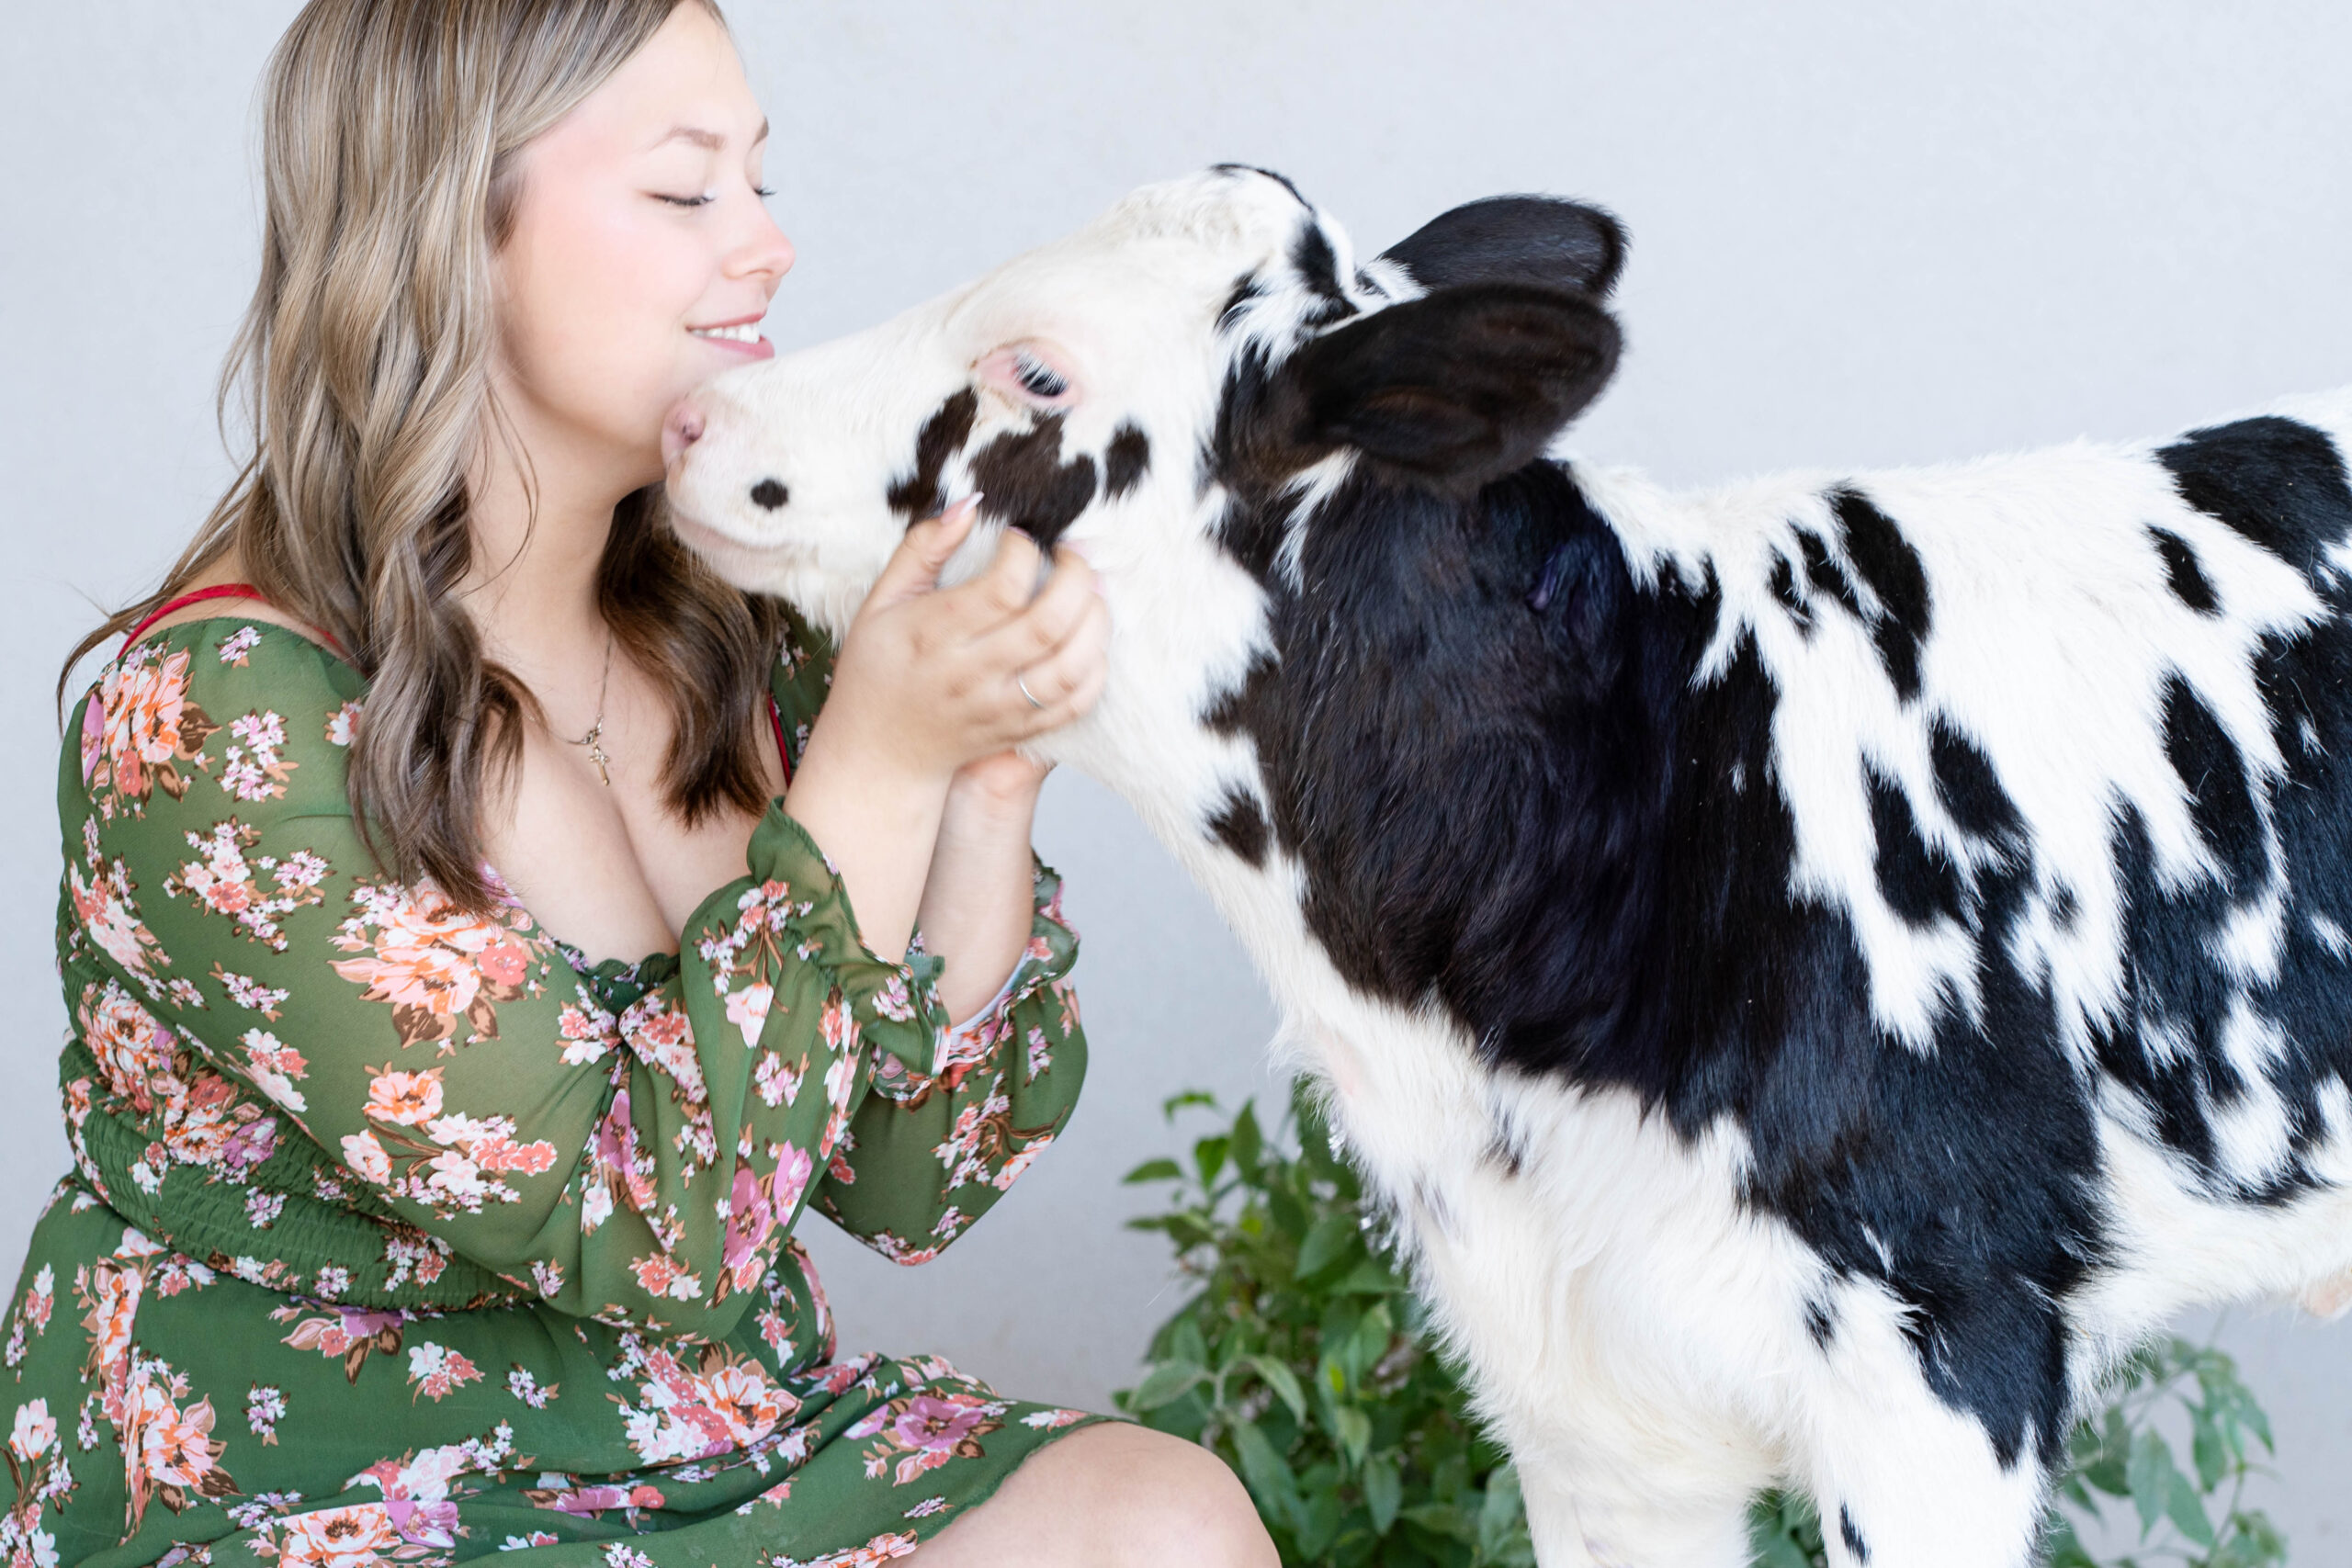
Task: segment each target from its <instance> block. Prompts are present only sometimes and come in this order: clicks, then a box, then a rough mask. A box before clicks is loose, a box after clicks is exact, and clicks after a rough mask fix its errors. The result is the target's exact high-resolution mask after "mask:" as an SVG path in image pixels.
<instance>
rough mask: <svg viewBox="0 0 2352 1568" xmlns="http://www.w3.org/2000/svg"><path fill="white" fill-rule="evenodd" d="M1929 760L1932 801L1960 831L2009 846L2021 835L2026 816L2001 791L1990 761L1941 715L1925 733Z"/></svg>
mask: <svg viewBox="0 0 2352 1568" xmlns="http://www.w3.org/2000/svg"><path fill="white" fill-rule="evenodd" d="M1928 763H1929V765H1930V766H1932V767H1933V768H1934V770H1935V774H1936V799H1937V801H1938V802H1939V804H1941V805H1942V807H1943V808H1944V814H1945V815H1946V816H1948V817H1950V818H1951V819H1952V822H1953V824H1954V825H1955V826H1957V827H1958V828H1959V829H1961V831H1962V832H1964V833H1968V834H1971V835H1973V836H1974V837H1976V838H1979V839H1984V840H1988V841H1991V842H1993V843H1996V844H2007V843H2010V842H2012V841H2014V840H2016V839H2017V837H2018V834H2020V833H2021V832H2023V831H2024V828H2025V822H2024V818H2020V817H2019V816H2018V808H2017V803H2016V802H2015V801H2013V800H2011V799H2010V798H2009V792H2008V791H2007V790H2005V789H2003V788H2002V787H2001V778H2000V775H1999V774H1998V773H1995V772H1994V771H1993V761H1992V759H1991V758H1989V757H1987V756H1985V753H1984V752H1982V751H1980V750H1977V749H1976V744H1975V742H1974V741H1972V740H1971V739H1968V737H1967V736H1965V735H1963V734H1962V733H1961V732H1960V730H1959V729H1958V728H1956V727H1955V726H1954V725H1953V724H1952V722H1951V720H1950V719H1948V718H1945V717H1943V716H1941V715H1939V716H1937V718H1936V721H1935V724H1934V727H1933V728H1930V729H1929V731H1928Z"/></svg>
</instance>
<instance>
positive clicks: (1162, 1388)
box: [1127, 1361, 1209, 1410]
mask: <svg viewBox="0 0 2352 1568" xmlns="http://www.w3.org/2000/svg"><path fill="white" fill-rule="evenodd" d="M1208 1375H1209V1374H1208V1369H1207V1368H1205V1367H1204V1366H1202V1365H1201V1364H1200V1363H1199V1362H1197V1361H1162V1362H1160V1363H1159V1365H1158V1366H1156V1367H1154V1368H1152V1369H1151V1371H1148V1372H1147V1373H1145V1374H1144V1380H1143V1382H1140V1383H1138V1384H1137V1385H1136V1391H1135V1392H1134V1393H1131V1394H1129V1395H1128V1396H1127V1408H1128V1409H1130V1410H1157V1409H1159V1407H1160V1406H1161V1405H1163V1404H1168V1403H1169V1402H1170V1400H1176V1399H1182V1398H1183V1397H1184V1395H1186V1394H1188V1393H1192V1392H1193V1389H1194V1388H1196V1387H1198V1386H1199V1385H1200V1384H1201V1383H1202V1382H1204V1381H1205V1380H1206V1379H1207V1377H1208Z"/></svg>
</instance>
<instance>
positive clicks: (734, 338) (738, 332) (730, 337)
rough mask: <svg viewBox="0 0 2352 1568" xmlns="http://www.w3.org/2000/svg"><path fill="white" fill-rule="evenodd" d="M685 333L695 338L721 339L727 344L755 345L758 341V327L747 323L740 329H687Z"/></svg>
mask: <svg viewBox="0 0 2352 1568" xmlns="http://www.w3.org/2000/svg"><path fill="white" fill-rule="evenodd" d="M686 331H688V332H690V333H694V334H695V336H696V337H723V338H725V339H726V340H727V341H728V342H729V343H757V342H759V341H760V329H759V327H758V326H757V325H755V324H752V323H749V322H747V323H745V324H744V325H742V326H740V327H688V328H687V329H686Z"/></svg>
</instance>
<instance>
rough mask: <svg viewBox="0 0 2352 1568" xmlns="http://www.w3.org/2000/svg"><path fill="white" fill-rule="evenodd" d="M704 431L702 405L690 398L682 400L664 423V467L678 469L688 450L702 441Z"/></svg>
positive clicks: (678, 401)
mask: <svg viewBox="0 0 2352 1568" xmlns="http://www.w3.org/2000/svg"><path fill="white" fill-rule="evenodd" d="M702 429H703V415H702V407H701V405H700V404H698V403H696V402H695V400H694V399H692V398H690V397H688V398H680V399H679V400H677V402H676V403H675V404H674V405H673V406H672V408H671V410H670V415H669V417H668V418H667V419H664V420H663V421H662V467H663V468H676V467H677V466H678V459H679V458H681V457H684V456H685V455H686V448H687V447H689V446H693V445H694V444H695V442H697V441H699V440H701V439H702Z"/></svg>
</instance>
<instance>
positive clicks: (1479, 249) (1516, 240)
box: [1382, 196, 1625, 295]
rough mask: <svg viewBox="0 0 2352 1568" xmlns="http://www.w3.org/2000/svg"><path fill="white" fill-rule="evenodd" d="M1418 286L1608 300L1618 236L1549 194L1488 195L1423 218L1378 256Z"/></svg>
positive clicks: (1602, 215) (1617, 230) (1612, 227)
mask: <svg viewBox="0 0 2352 1568" xmlns="http://www.w3.org/2000/svg"><path fill="white" fill-rule="evenodd" d="M1382 254H1384V255H1385V257H1386V258H1387V259H1388V260H1390V261H1395V262H1402V263H1403V264H1404V265H1405V270H1406V271H1408V272H1409V273H1411V274H1412V275H1413V280H1414V281H1415V282H1417V283H1419V285H1420V286H1421V287H1422V288H1430V289H1437V288H1455V287H1457V286H1459V285H1462V284H1465V283H1543V284H1549V285H1550V286H1551V287H1553V288H1580V289H1583V290H1584V291H1585V292H1586V293H1588V294H1592V295H1604V294H1607V293H1608V292H1609V290H1610V288H1611V286H1612V285H1614V284H1615V283H1616V281H1617V269H1618V268H1619V267H1621V266H1623V265H1624V261H1625V231H1624V230H1623V228H1621V227H1619V226H1618V222H1617V220H1615V219H1614V218H1611V216H1609V214H1607V213H1606V212H1603V211H1601V210H1600V209H1599V208H1597V207H1586V206H1584V205H1583V204H1581V203H1579V202H1574V201H1562V200H1560V199H1559V198H1558V197H1548V196H1490V197H1487V198H1486V199H1485V200H1484V201H1474V202H1470V203H1468V204H1467V205H1465V206H1462V207H1457V208H1455V209H1453V211H1451V212H1448V213H1444V214H1442V215H1441V216H1439V217H1436V218H1432V219H1430V220H1429V221H1428V222H1427V223H1424V224H1422V225H1421V226H1420V227H1419V229H1416V230H1415V231H1413V232H1412V233H1410V234H1408V235H1407V236H1406V237H1405V238H1404V239H1402V240H1399V241H1398V242H1397V243H1395V244H1393V245H1391V246H1389V247H1388V249H1387V250H1386V251H1385V252H1384V253H1382Z"/></svg>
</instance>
